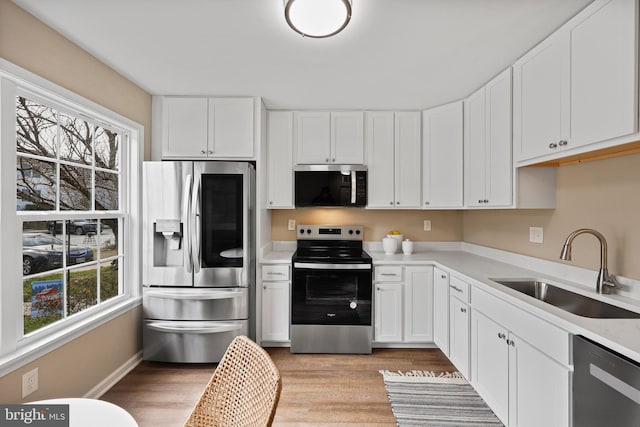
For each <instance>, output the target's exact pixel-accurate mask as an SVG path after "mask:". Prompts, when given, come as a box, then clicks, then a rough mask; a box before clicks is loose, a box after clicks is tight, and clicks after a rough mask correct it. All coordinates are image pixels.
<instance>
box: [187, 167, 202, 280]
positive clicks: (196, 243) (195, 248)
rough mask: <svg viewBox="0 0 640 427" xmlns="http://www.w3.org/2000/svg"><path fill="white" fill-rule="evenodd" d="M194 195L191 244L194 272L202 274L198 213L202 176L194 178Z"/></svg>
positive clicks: (192, 196)
mask: <svg viewBox="0 0 640 427" xmlns="http://www.w3.org/2000/svg"><path fill="white" fill-rule="evenodd" d="M193 180H194V183H193V194H192V195H191V212H192V213H191V230H189V231H190V232H191V234H192V237H193V240H192V243H191V245H192V246H191V258H192V260H193V272H194V273H198V272H200V214H199V213H198V206H199V203H200V184H201V180H202V176H201V175H198V174H197V175H194V177H193Z"/></svg>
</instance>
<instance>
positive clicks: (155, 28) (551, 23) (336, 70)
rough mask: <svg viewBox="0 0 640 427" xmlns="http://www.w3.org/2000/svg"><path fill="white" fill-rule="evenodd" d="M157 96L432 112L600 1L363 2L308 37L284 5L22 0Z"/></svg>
mask: <svg viewBox="0 0 640 427" xmlns="http://www.w3.org/2000/svg"><path fill="white" fill-rule="evenodd" d="M14 1H15V3H17V4H18V5H20V6H21V7H23V8H24V9H26V10H27V11H29V12H30V13H32V14H33V15H35V16H36V17H38V18H40V19H41V20H42V21H44V22H45V23H46V24H48V25H49V26H51V27H53V28H54V29H56V30H57V31H59V32H60V33H61V34H63V35H64V36H65V37H67V38H68V39H70V40H72V41H73V42H75V43H76V44H78V45H79V46H81V47H82V48H84V49H85V50H87V51H89V52H90V53H92V54H93V55H94V56H96V57H97V58H99V59H100V60H102V61H103V62H104V63H106V64H107V65H109V66H111V67H112V68H113V69H115V70H116V71H118V72H119V73H121V74H123V75H124V76H126V77H127V78H129V79H130V80H132V81H133V82H134V83H136V84H138V85H139V86H140V87H142V88H143V89H145V90H146V91H148V92H149V93H151V94H153V95H169V94H173V95H177V94H183V95H253V96H261V97H263V99H264V102H265V104H266V106H267V108H270V109H279V108H280V109H422V108H428V107H432V106H436V105H440V104H443V103H446V102H449V101H454V100H457V99H461V98H463V97H465V96H467V95H468V94H470V93H471V92H472V91H474V90H475V89H476V88H478V87H480V86H481V85H482V84H483V83H485V82H487V81H488V80H489V79H490V78H491V77H493V76H495V75H496V74H498V73H499V72H500V71H501V70H503V69H504V68H506V67H507V66H509V65H510V64H512V63H513V62H514V61H515V60H516V59H517V58H518V57H520V56H521V55H522V54H524V53H525V52H526V51H527V50H528V49H530V48H531V47H533V46H534V45H535V44H537V43H538V42H539V41H541V40H542V39H543V38H544V37H545V36H546V35H548V34H550V33H551V32H552V31H553V30H555V29H556V28H558V27H559V26H560V25H561V24H562V23H563V22H565V21H566V20H567V19H569V18H570V17H571V16H573V15H575V13H576V12H577V11H579V10H580V9H582V8H583V7H584V6H586V5H587V4H588V3H590V2H591V0H561V1H558V0H353V2H352V3H353V16H352V19H351V22H350V24H349V26H348V27H347V28H346V29H345V30H344V31H343V32H342V33H340V34H338V35H337V36H335V37H333V38H329V39H311V38H303V37H301V36H300V35H298V34H297V33H295V32H294V31H292V30H291V29H289V28H288V27H287V25H286V23H285V20H284V6H283V0H56V1H51V0H14Z"/></svg>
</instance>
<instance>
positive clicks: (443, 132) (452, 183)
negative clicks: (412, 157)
mask: <svg viewBox="0 0 640 427" xmlns="http://www.w3.org/2000/svg"><path fill="white" fill-rule="evenodd" d="M462 114H463V103H462V101H458V102H454V103H451V104H447V105H443V106H441V107H437V108H432V109H430V110H426V111H423V112H422V200H423V207H424V208H460V207H462V205H463V204H464V200H463V192H462V190H463V186H464V182H463V154H462V147H463V119H462V117H463V116H462Z"/></svg>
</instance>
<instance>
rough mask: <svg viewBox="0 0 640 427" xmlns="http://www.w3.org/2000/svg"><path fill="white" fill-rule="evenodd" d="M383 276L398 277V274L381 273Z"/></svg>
mask: <svg viewBox="0 0 640 427" xmlns="http://www.w3.org/2000/svg"><path fill="white" fill-rule="evenodd" d="M380 275H381V276H398V274H396V273H380Z"/></svg>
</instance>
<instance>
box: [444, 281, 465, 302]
mask: <svg viewBox="0 0 640 427" xmlns="http://www.w3.org/2000/svg"><path fill="white" fill-rule="evenodd" d="M449 294H450V295H451V296H454V297H456V298H458V299H459V300H460V301H462V302H466V303H468V302H469V284H468V283H467V282H465V281H462V280H460V279H458V278H457V277H456V276H451V279H450V280H449Z"/></svg>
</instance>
